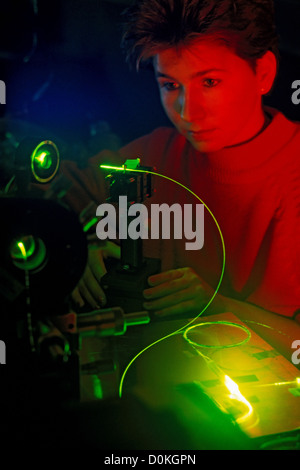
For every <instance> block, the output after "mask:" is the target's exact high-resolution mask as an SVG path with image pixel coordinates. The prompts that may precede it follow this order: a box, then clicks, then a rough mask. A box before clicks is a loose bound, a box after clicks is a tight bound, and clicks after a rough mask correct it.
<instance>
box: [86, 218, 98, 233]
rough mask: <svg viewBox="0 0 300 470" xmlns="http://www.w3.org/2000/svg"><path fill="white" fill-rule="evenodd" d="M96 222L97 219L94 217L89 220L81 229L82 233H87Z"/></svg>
mask: <svg viewBox="0 0 300 470" xmlns="http://www.w3.org/2000/svg"><path fill="white" fill-rule="evenodd" d="M97 222H98V219H97V217H94V218H93V219H92V220H90V221H89V222H88V223H87V224H86V225H85V226H84V227H83V231H84V232H88V231H89V229H90V228H91V227H93V225H95V224H96V223H97Z"/></svg>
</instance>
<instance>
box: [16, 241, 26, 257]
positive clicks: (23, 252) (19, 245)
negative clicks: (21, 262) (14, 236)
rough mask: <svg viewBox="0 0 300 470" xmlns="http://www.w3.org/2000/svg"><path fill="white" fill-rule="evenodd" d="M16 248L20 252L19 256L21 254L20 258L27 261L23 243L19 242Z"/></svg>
mask: <svg viewBox="0 0 300 470" xmlns="http://www.w3.org/2000/svg"><path fill="white" fill-rule="evenodd" d="M17 246H18V247H19V248H20V252H21V254H22V258H23V259H27V255H26V249H25V246H24V243H23V242H19V243H17Z"/></svg>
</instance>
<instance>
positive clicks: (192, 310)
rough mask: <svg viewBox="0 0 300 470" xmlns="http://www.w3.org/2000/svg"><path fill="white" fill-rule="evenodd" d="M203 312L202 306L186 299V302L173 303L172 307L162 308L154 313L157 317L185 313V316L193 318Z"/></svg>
mask: <svg viewBox="0 0 300 470" xmlns="http://www.w3.org/2000/svg"><path fill="white" fill-rule="evenodd" d="M201 313H202V309H201V306H200V307H198V306H196V305H195V304H194V302H193V301H192V300H186V301H185V302H182V303H181V304H180V305H178V304H176V305H172V306H170V307H166V308H164V309H161V310H156V311H155V312H154V314H155V315H156V316H157V317H168V316H171V315H174V316H176V315H177V316H179V315H184V316H190V317H191V318H195V317H197V316H198V315H200V314H201Z"/></svg>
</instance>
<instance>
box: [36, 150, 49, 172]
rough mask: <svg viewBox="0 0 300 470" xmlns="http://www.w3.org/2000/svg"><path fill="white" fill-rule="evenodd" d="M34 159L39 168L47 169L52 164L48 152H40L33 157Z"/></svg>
mask: <svg viewBox="0 0 300 470" xmlns="http://www.w3.org/2000/svg"><path fill="white" fill-rule="evenodd" d="M34 161H35V162H37V165H38V166H39V167H40V168H43V169H45V170H48V169H49V168H50V167H51V165H52V157H51V154H50V152H41V153H39V154H37V155H36V156H35V157H34Z"/></svg>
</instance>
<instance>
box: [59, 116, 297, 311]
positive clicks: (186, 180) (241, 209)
mask: <svg viewBox="0 0 300 470" xmlns="http://www.w3.org/2000/svg"><path fill="white" fill-rule="evenodd" d="M271 113H272V115H273V119H272V122H271V123H270V124H269V126H268V127H267V128H266V129H265V130H264V131H263V132H262V133H261V134H259V135H258V136H257V137H256V138H254V139H252V140H251V141H249V142H247V143H245V144H242V145H237V146H235V147H231V148H226V149H223V150H220V151H218V152H215V153H211V154H202V153H200V152H198V151H196V150H195V149H194V148H193V147H192V146H191V144H190V143H189V142H187V141H186V139H185V138H184V137H183V136H182V135H180V134H179V133H178V132H177V131H176V130H175V129H172V128H159V129H156V130H155V131H154V132H152V133H151V134H149V135H147V136H144V137H141V138H139V139H137V140H135V141H134V142H132V143H130V144H128V145H127V146H125V147H124V148H123V149H121V150H120V152H119V153H120V158H121V159H126V158H137V157H140V158H141V164H142V165H145V166H153V167H156V171H157V173H159V174H161V175H165V176H167V177H169V178H172V179H174V180H176V181H177V182H179V183H181V184H183V185H184V186H186V187H188V188H189V189H190V190H191V191H193V192H194V193H195V194H197V195H198V196H199V198H200V199H201V200H202V201H203V202H204V203H205V205H206V206H207V207H208V208H209V209H210V211H211V212H212V213H213V215H214V217H215V219H216V220H217V222H218V224H219V227H220V229H221V232H222V234H223V237H224V242H225V252H226V268H225V273H224V277H223V281H222V284H221V289H220V292H221V293H222V294H223V295H225V296H228V297H233V298H235V299H238V300H245V301H248V302H251V303H253V304H255V305H258V306H260V307H263V308H265V309H267V310H270V311H273V312H276V313H280V314H283V315H286V316H290V317H292V316H293V315H294V314H295V312H296V311H297V310H298V309H299V308H300V243H299V242H300V235H299V234H300V125H299V124H297V123H292V122H290V121H288V120H287V119H286V118H285V117H284V116H283V115H282V114H281V113H280V112H277V111H274V110H271ZM117 159H118V157H117V158H116V156H115V155H112V154H111V153H109V152H101V154H99V155H97V156H96V157H94V158H92V159H91V160H90V162H89V167H88V168H87V169H86V170H85V171H84V172H82V171H79V170H78V169H77V168H76V165H75V164H68V165H67V168H65V170H64V172H66V173H68V175H69V176H70V177H71V178H72V179H73V181H75V180H76V184H75V185H74V187H73V189H72V190H71V191H70V194H69V197H68V199H69V203H70V205H73V207H76V208H77V210H78V209H82V208H83V207H85V205H86V204H87V202H88V200H89V199H94V200H95V201H96V202H97V203H100V202H103V197H104V190H103V180H102V175H101V171H100V170H98V166H99V163H100V162H101V163H102V162H103V161H107V162H111V163H112V162H116V161H117ZM155 187H156V194H155V196H154V197H153V198H151V199H150V200H149V201H148V205H149V204H150V203H151V204H152V203H162V202H166V203H168V204H169V205H171V204H173V203H176V202H179V203H180V204H183V203H194V204H195V203H197V204H199V203H200V202H199V200H197V199H196V198H195V197H194V196H192V195H191V194H190V193H189V192H188V191H186V190H185V189H183V188H182V187H180V186H179V185H177V184H176V183H173V182H171V181H169V180H167V179H164V178H161V177H155ZM184 243H185V241H180V240H160V241H159V242H152V241H151V242H147V241H145V242H144V245H145V254H146V255H148V256H159V257H160V258H161V259H162V269H163V270H166V269H170V268H175V267H180V266H181V267H185V266H190V267H192V268H194V269H195V270H196V271H197V272H198V273H199V275H200V276H202V277H203V278H204V279H205V280H206V281H207V282H208V283H209V284H210V285H211V286H212V287H216V286H217V283H218V281H219V279H220V275H221V266H222V259H223V258H222V256H223V250H222V244H221V237H220V234H219V231H218V229H217V226H216V224H215V222H214V221H213V219H212V217H211V216H210V214H209V212H208V211H206V213H205V239H204V247H203V248H202V249H201V250H198V251H187V250H185V248H184Z"/></svg>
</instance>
